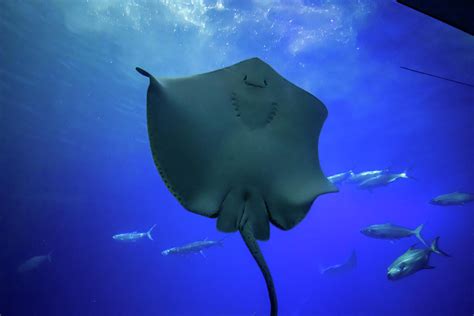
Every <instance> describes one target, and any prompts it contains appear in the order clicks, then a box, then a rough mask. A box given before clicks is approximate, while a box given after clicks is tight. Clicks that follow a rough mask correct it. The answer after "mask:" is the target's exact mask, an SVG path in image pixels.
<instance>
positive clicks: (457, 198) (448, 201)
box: [430, 192, 474, 206]
mask: <svg viewBox="0 0 474 316" xmlns="http://www.w3.org/2000/svg"><path fill="white" fill-rule="evenodd" d="M472 201H474V194H470V193H462V192H453V193H448V194H442V195H438V196H437V197H435V198H434V199H432V200H431V201H430V203H431V204H434V205H441V206H450V205H464V204H466V203H468V202H472Z"/></svg>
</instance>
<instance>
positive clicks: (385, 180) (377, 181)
mask: <svg viewBox="0 0 474 316" xmlns="http://www.w3.org/2000/svg"><path fill="white" fill-rule="evenodd" d="M398 179H412V178H411V177H409V176H408V174H407V172H406V171H404V172H401V173H384V174H380V175H378V176H374V177H371V178H368V179H367V180H364V181H362V182H360V183H359V185H358V188H359V189H367V190H372V189H374V188H376V187H382V186H386V185H389V184H390V183H392V182H394V181H396V180H398Z"/></svg>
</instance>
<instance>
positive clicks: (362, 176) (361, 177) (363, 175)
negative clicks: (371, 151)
mask: <svg viewBox="0 0 474 316" xmlns="http://www.w3.org/2000/svg"><path fill="white" fill-rule="evenodd" d="M388 172H389V170H388V169H382V170H371V171H362V172H359V173H354V172H352V174H351V175H350V177H349V178H348V179H347V180H346V182H349V183H361V182H363V181H365V180H368V179H370V178H373V177H376V176H379V175H382V174H386V173H388Z"/></svg>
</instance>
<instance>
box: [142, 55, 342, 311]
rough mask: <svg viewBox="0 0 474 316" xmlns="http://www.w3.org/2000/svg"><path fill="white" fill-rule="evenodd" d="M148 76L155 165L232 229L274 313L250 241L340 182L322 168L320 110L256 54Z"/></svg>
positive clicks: (300, 214) (191, 205) (179, 191)
mask: <svg viewBox="0 0 474 316" xmlns="http://www.w3.org/2000/svg"><path fill="white" fill-rule="evenodd" d="M136 70H137V71H138V72H139V73H140V74H142V75H144V76H146V77H148V78H149V87H148V92H147V126H148V135H149V140H150V146H151V152H152V155H153V159H154V162H155V164H156V167H157V169H158V171H159V173H160V175H161V178H162V179H163V181H164V183H165V184H166V186H167V188H168V189H169V191H170V192H171V193H172V194H173V195H174V196H175V197H176V199H177V200H178V201H179V202H180V204H181V205H182V206H183V207H184V208H185V209H187V210H188V211H190V212H193V213H196V214H199V215H202V216H206V217H209V218H217V229H218V230H219V231H222V232H236V231H239V232H240V234H241V236H242V239H243V240H244V242H245V244H246V245H247V247H248V249H249V250H250V253H251V254H252V256H253V258H254V259H255V261H256V262H257V264H258V266H259V267H260V270H261V272H262V274H263V277H264V279H265V282H266V285H267V289H268V294H269V297H270V303H271V312H270V314H271V315H272V316H276V315H277V314H278V304H277V296H276V292H275V287H274V284H273V279H272V276H271V273H270V270H269V268H268V266H267V264H266V262H265V259H264V257H263V255H262V252H261V251H260V248H259V245H258V243H257V240H268V239H269V238H270V223H272V224H273V225H275V226H276V227H278V228H280V229H282V230H289V229H291V228H293V227H294V226H295V225H296V224H298V223H299V222H300V221H301V220H302V219H303V218H304V217H305V216H306V214H307V213H308V211H309V209H310V207H311V205H312V203H313V201H314V200H315V199H316V198H317V197H318V196H319V195H321V194H324V193H328V192H335V191H337V189H336V188H335V187H334V186H333V185H332V184H331V183H330V182H329V181H328V180H327V179H326V177H325V176H324V174H323V172H322V171H321V168H320V164H319V158H318V137H319V133H320V131H321V128H322V125H323V122H324V120H325V119H326V117H327V109H326V107H325V106H324V105H323V103H322V102H321V101H320V100H318V99H317V98H316V97H315V96H313V95H311V94H310V93H308V92H307V91H305V90H303V89H301V88H299V87H297V86H296V85H294V84H292V83H291V82H289V81H288V80H286V79H285V78H283V77H282V76H281V75H279V74H278V73H277V72H276V71H275V70H274V69H273V68H272V67H271V66H270V65H268V64H266V63H265V62H263V61H262V60H260V59H258V58H252V59H247V60H244V61H241V62H239V63H237V64H234V65H232V66H229V67H225V68H222V69H218V70H215V71H211V72H208V73H203V74H198V75H194V76H190V77H183V78H155V77H154V76H152V75H151V74H150V73H148V72H147V71H145V70H143V69H141V68H138V67H137V68H136Z"/></svg>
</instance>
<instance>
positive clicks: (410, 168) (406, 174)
mask: <svg viewBox="0 0 474 316" xmlns="http://www.w3.org/2000/svg"><path fill="white" fill-rule="evenodd" d="M412 170H413V166H411V167H408V168H406V169H405V170H403V172H402V173H401V176H402V178H405V179H411V180H418V179H417V178H415V177H413V176H412V175H411V174H410V175H408V172H411V171H412Z"/></svg>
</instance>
